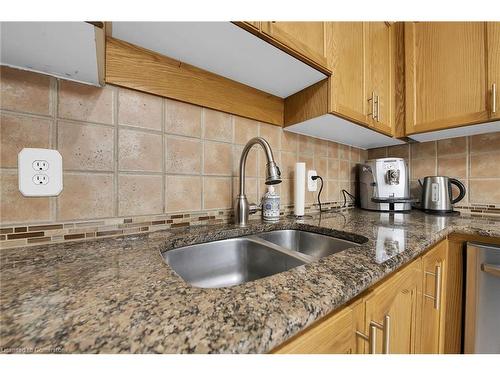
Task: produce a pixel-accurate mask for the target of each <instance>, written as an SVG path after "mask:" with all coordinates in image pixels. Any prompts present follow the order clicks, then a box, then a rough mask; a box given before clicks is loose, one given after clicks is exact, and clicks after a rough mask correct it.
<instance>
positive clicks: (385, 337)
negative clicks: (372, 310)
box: [370, 315, 391, 354]
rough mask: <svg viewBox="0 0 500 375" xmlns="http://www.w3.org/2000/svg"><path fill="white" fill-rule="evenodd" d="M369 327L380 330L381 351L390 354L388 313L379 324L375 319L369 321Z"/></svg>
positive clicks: (389, 319) (389, 321) (389, 318)
mask: <svg viewBox="0 0 500 375" xmlns="http://www.w3.org/2000/svg"><path fill="white" fill-rule="evenodd" d="M370 328H378V329H380V330H382V333H383V336H382V353H383V354H390V351H391V350H390V349H391V317H390V316H389V315H385V316H384V324H380V323H378V322H375V321H373V320H372V321H371V322H370Z"/></svg>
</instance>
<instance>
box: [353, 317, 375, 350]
mask: <svg viewBox="0 0 500 375" xmlns="http://www.w3.org/2000/svg"><path fill="white" fill-rule="evenodd" d="M356 335H357V336H359V337H361V338H362V339H363V340H366V341H368V347H369V349H368V352H369V353H370V354H376V351H377V327H375V326H373V325H372V324H370V328H369V333H368V336H367V335H365V334H364V333H363V332H359V331H356Z"/></svg>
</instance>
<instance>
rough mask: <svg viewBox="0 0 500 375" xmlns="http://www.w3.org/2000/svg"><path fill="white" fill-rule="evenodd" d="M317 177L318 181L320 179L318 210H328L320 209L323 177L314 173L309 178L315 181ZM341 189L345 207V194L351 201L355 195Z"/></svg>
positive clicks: (354, 199) (354, 198)
mask: <svg viewBox="0 0 500 375" xmlns="http://www.w3.org/2000/svg"><path fill="white" fill-rule="evenodd" d="M318 178H319V179H320V181H321V187H320V188H319V191H318V205H319V212H327V211H329V210H324V211H323V210H322V209H321V192H322V191H323V178H322V177H321V176H318V175H316V176H311V179H312V180H313V181H316V180H317V179H318ZM341 191H342V195H343V197H344V205H343V207H346V205H347V197H346V195H348V196H349V197H350V198H351V199H352V201H353V202H355V201H356V197H355V196H354V195H352V194H351V193H349V192H348V191H347V190H345V189H342V190H341Z"/></svg>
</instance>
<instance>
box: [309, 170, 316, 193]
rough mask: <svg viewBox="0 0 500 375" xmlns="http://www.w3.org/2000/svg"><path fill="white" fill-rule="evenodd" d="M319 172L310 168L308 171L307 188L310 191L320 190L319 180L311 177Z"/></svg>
mask: <svg viewBox="0 0 500 375" xmlns="http://www.w3.org/2000/svg"><path fill="white" fill-rule="evenodd" d="M316 175H317V173H316V171H315V170H312V169H311V170H309V171H307V190H309V191H316V190H318V180H317V179H316V180H313V179H312V178H311V177H312V176H316Z"/></svg>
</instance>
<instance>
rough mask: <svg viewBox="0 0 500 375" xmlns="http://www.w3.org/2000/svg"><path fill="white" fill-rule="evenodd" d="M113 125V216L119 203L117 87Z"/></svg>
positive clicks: (115, 89)
mask: <svg viewBox="0 0 500 375" xmlns="http://www.w3.org/2000/svg"><path fill="white" fill-rule="evenodd" d="M112 95H113V102H112V103H113V126H114V138H113V148H114V150H113V162H114V163H113V213H114V216H119V215H118V214H119V204H120V199H119V193H120V191H119V187H118V181H119V178H118V177H119V176H118V171H119V169H118V159H119V157H120V154H119V145H120V142H119V136H120V131H119V126H118V113H119V108H118V107H119V100H118V96H119V92H118V88H117V87H114V88H113V92H112Z"/></svg>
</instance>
